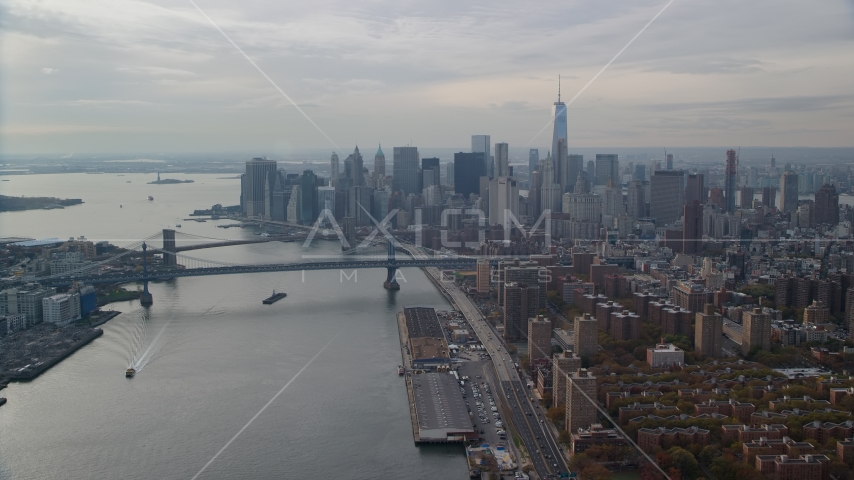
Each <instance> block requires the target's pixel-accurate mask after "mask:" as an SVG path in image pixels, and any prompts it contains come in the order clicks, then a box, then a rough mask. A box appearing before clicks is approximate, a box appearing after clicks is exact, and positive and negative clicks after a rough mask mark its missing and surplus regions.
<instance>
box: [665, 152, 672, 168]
mask: <svg viewBox="0 0 854 480" xmlns="http://www.w3.org/2000/svg"><path fill="white" fill-rule="evenodd" d="M664 168H665V169H667V170H673V154H672V153H668V154H667V156H666V157H665V159H664Z"/></svg>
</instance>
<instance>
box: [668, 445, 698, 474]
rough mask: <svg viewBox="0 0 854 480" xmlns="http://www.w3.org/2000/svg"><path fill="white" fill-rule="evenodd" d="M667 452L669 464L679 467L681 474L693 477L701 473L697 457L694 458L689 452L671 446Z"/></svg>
mask: <svg viewBox="0 0 854 480" xmlns="http://www.w3.org/2000/svg"><path fill="white" fill-rule="evenodd" d="M667 452H668V453H669V454H670V461H671V464H672V465H673V467H674V468H677V469H679V471H680V472H682V475H685V476H687V477H688V478H691V479H694V478H697V477H699V476H700V474H701V473H702V470H700V464H699V463H697V459H696V458H694V455H692V454H691V452H689V451H687V450H685V449H683V448H680V447H673V448H671V449H670V450H668V451H667Z"/></svg>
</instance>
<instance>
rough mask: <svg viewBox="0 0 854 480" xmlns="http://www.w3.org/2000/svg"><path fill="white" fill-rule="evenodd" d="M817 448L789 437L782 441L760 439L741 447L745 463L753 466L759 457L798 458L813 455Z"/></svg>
mask: <svg viewBox="0 0 854 480" xmlns="http://www.w3.org/2000/svg"><path fill="white" fill-rule="evenodd" d="M814 451H815V447H813V445H812V444H811V443H809V442H796V441H794V440H792V439H791V438H789V437H783V438H780V439H769V438H765V437H762V438H759V439H757V440H753V441H750V442H746V443H744V444H743V445H742V446H741V455H742V460H743V461H744V463H750V464H752V463H753V462H754V460H755V459H756V456H757V455H788V456H790V457H797V456H798V455H806V454H810V453H813V452H814Z"/></svg>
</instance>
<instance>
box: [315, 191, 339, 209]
mask: <svg viewBox="0 0 854 480" xmlns="http://www.w3.org/2000/svg"><path fill="white" fill-rule="evenodd" d="M323 210H329V211H330V212H334V211H335V187H317V211H318V212H321V211H323Z"/></svg>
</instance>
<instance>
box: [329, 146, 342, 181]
mask: <svg viewBox="0 0 854 480" xmlns="http://www.w3.org/2000/svg"><path fill="white" fill-rule="evenodd" d="M329 163H330V165H329V172H330V173H329V185H330V186H332V187H335V186H338V176H339V175H340V167H339V164H338V154H337V153H335V152H332V158H330V159H329Z"/></svg>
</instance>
